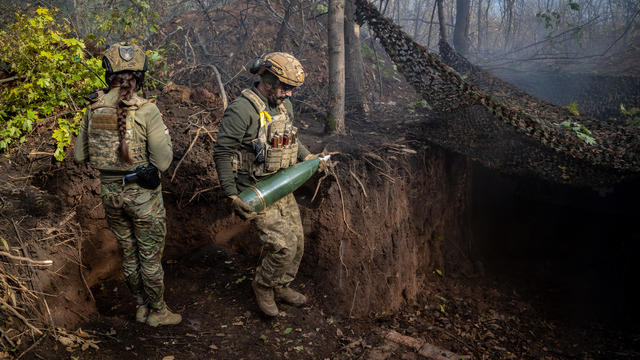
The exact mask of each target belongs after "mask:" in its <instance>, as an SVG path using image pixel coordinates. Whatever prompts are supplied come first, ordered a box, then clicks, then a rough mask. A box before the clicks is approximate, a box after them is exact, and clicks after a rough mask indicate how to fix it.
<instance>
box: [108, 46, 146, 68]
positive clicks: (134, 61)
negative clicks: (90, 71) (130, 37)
mask: <svg viewBox="0 0 640 360" xmlns="http://www.w3.org/2000/svg"><path fill="white" fill-rule="evenodd" d="M102 67H103V68H104V69H105V70H106V72H107V73H117V72H120V71H127V70H128V71H142V72H145V71H147V56H146V55H145V53H144V51H143V50H142V48H140V47H139V46H138V45H136V44H130V43H128V42H120V43H116V44H113V45H111V46H109V47H108V48H107V50H106V51H105V52H104V55H103V56H102Z"/></svg>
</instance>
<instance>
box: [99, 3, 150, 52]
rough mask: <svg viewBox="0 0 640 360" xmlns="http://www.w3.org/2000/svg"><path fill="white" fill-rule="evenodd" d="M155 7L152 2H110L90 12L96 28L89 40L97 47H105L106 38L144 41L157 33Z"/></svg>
mask: <svg viewBox="0 0 640 360" xmlns="http://www.w3.org/2000/svg"><path fill="white" fill-rule="evenodd" d="M152 5H156V6H152ZM157 5H159V4H153V0H129V1H126V2H119V1H110V2H108V6H106V7H103V8H100V9H99V11H94V12H92V14H93V15H92V16H91V17H92V21H91V23H92V24H95V25H96V28H95V29H93V32H95V33H94V34H92V35H90V38H92V39H94V40H96V42H97V43H98V45H105V42H106V39H108V38H116V39H119V40H121V39H131V40H134V41H135V40H146V39H148V38H149V37H150V36H151V35H152V34H155V33H157V32H158V20H159V19H160V13H159V12H158V11H155V9H157V8H158V6H157ZM160 8H161V7H160Z"/></svg>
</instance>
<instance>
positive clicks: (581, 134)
mask: <svg viewBox="0 0 640 360" xmlns="http://www.w3.org/2000/svg"><path fill="white" fill-rule="evenodd" d="M560 125H562V126H564V127H565V128H567V129H569V130H573V132H574V133H575V134H576V136H578V138H579V139H580V140H582V141H584V142H585V143H586V144H587V145H595V144H596V139H594V138H593V137H592V136H591V131H590V130H589V129H587V127H586V126H584V125H582V124H580V123H579V122H577V121H572V120H566V121H563V122H561V123H560Z"/></svg>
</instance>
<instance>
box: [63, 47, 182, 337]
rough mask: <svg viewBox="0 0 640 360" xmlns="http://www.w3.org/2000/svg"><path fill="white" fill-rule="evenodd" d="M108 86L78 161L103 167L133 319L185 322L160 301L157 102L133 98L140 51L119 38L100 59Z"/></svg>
mask: <svg viewBox="0 0 640 360" xmlns="http://www.w3.org/2000/svg"><path fill="white" fill-rule="evenodd" d="M102 66H103V67H104V68H105V70H106V73H105V78H106V80H107V83H108V84H109V88H108V89H105V91H102V90H101V91H98V92H96V93H94V94H92V96H91V98H92V104H91V105H89V106H88V107H87V109H86V111H85V114H84V118H83V120H82V125H81V127H80V132H79V134H78V138H77V140H76V145H75V148H74V153H75V160H76V162H85V161H88V162H89V164H90V165H91V166H92V167H94V168H96V169H98V170H99V171H100V180H101V183H102V187H101V195H102V203H103V205H104V210H105V214H106V217H107V223H108V224H109V227H110V228H111V230H112V231H113V233H114V234H115V236H116V238H117V239H118V242H119V244H120V249H121V253H122V269H123V271H124V275H125V278H126V283H127V286H128V288H129V290H130V291H131V293H132V295H133V297H134V298H135V300H136V302H137V310H136V321H138V322H142V323H147V324H148V325H151V326H153V327H156V326H158V325H175V324H178V323H180V321H182V317H181V316H180V315H179V314H175V313H173V312H171V311H170V310H169V309H168V308H167V305H166V304H165V302H164V272H163V270H162V264H161V263H160V261H161V260H162V252H163V250H164V239H165V234H166V213H165V208H164V204H163V201H162V187H161V185H160V177H159V175H160V172H162V171H165V170H166V169H167V168H168V167H169V164H170V163H171V160H172V159H173V151H172V145H171V138H170V137H169V131H168V130H167V127H166V126H165V125H164V123H163V121H162V115H161V114H160V111H159V110H158V107H157V106H156V105H155V104H154V103H153V102H152V101H150V100H147V99H145V98H143V97H140V96H138V94H137V92H138V90H140V88H141V87H142V85H143V82H144V74H145V71H146V70H147V59H146V56H145V54H144V51H143V50H142V49H141V48H140V47H138V46H137V45H133V44H128V43H119V44H115V45H113V46H111V47H109V48H108V49H107V50H106V52H105V54H104V57H103V58H102Z"/></svg>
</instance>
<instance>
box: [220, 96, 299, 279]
mask: <svg viewBox="0 0 640 360" xmlns="http://www.w3.org/2000/svg"><path fill="white" fill-rule="evenodd" d="M251 90H252V92H253V93H255V94H256V95H258V96H259V97H260V98H261V100H262V101H263V102H264V103H265V104H266V109H265V111H267V112H268V113H269V114H270V115H271V116H277V115H278V114H280V113H281V107H279V106H272V105H270V104H269V102H268V101H267V99H266V98H265V97H264V96H262V95H261V94H260V92H259V91H258V90H257V89H256V88H255V87H254V88H253V89H251ZM283 105H284V108H285V109H286V112H287V115H288V118H289V121H292V120H293V107H292V105H291V102H290V101H289V100H288V99H287V100H285V101H284V102H283ZM259 128H260V121H259V114H258V112H257V111H256V109H255V107H254V105H253V104H252V103H251V102H250V101H249V100H248V99H247V98H246V97H244V96H240V97H238V98H236V99H235V100H234V101H233V102H232V103H231V104H230V105H229V107H228V108H227V109H226V111H225V113H224V117H223V118H222V123H221V125H220V130H219V132H218V138H217V141H216V145H215V147H214V151H215V152H214V161H215V163H216V170H217V172H218V179H219V180H220V185H221V186H222V189H223V192H224V194H225V195H226V196H231V195H237V194H238V193H239V192H241V191H243V190H244V189H246V188H247V187H248V186H251V185H254V184H255V183H257V182H258V181H260V180H261V179H262V178H263V177H259V176H258V177H256V176H254V175H253V174H250V173H249V172H248V171H246V170H243V169H238V170H237V173H236V172H234V169H233V165H232V162H233V161H232V157H233V156H234V154H235V153H237V152H238V151H245V152H248V151H252V144H251V141H252V140H254V139H256V138H257V137H258V132H259ZM309 154H310V152H309V150H307V148H306V147H305V146H304V145H303V144H302V143H301V142H299V143H298V153H297V159H298V160H303V159H304V158H305V157H306V156H307V155H309ZM252 224H253V226H254V227H255V228H256V230H257V232H258V233H259V234H260V240H261V242H262V243H263V244H264V245H265V251H264V253H263V258H262V261H261V264H260V266H258V268H257V270H256V280H257V282H258V283H260V284H261V285H263V286H267V287H270V288H271V287H276V286H286V285H288V284H289V283H290V282H291V281H292V280H293V279H294V278H295V276H296V273H297V272H298V267H299V265H300V260H301V259H302V254H303V252H304V238H303V230H302V221H301V219H300V211H299V210H298V205H297V203H296V200H295V198H294V196H293V194H289V195H287V196H285V197H284V198H282V199H280V200H278V201H277V202H275V203H274V204H272V205H271V206H269V207H268V208H267V209H265V210H264V211H262V212H260V213H259V214H258V216H257V217H256V218H255V220H254V221H253V222H252Z"/></svg>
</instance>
